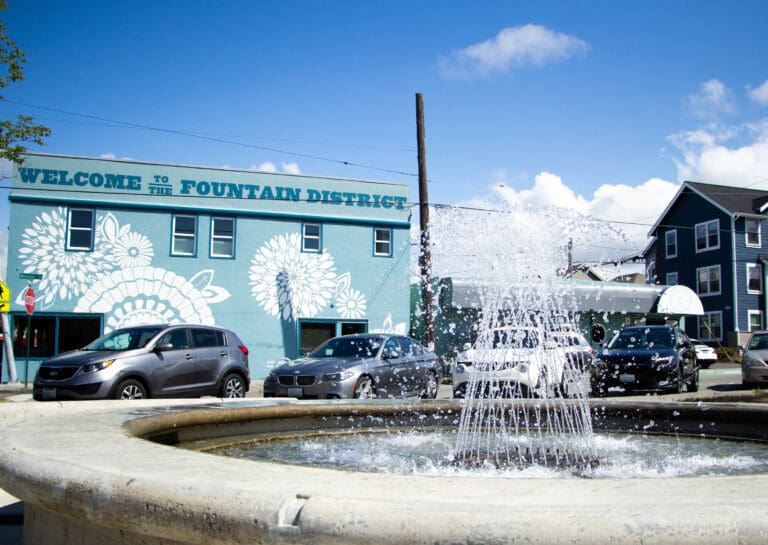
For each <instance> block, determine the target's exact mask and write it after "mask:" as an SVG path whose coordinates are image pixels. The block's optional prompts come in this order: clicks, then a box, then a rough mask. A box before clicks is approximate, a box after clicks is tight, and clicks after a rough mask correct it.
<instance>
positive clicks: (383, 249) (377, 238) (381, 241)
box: [373, 228, 392, 257]
mask: <svg viewBox="0 0 768 545" xmlns="http://www.w3.org/2000/svg"><path fill="white" fill-rule="evenodd" d="M373 255H376V256H382V257H392V229H381V228H376V229H374V230H373Z"/></svg>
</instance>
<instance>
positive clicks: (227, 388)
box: [221, 373, 245, 398]
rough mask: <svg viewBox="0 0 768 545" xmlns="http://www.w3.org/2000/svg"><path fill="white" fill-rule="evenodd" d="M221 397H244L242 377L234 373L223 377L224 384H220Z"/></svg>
mask: <svg viewBox="0 0 768 545" xmlns="http://www.w3.org/2000/svg"><path fill="white" fill-rule="evenodd" d="M221 397H225V398H238V397H245V381H244V380H243V377H241V376H240V375H238V374H236V373H232V374H231V375H227V376H226V377H224V382H223V383H222V384H221Z"/></svg>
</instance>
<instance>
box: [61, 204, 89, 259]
mask: <svg viewBox="0 0 768 545" xmlns="http://www.w3.org/2000/svg"><path fill="white" fill-rule="evenodd" d="M93 216H94V214H93V210H86V209H83V208H70V209H69V217H68V218H67V250H80V251H82V250H87V251H90V250H93Z"/></svg>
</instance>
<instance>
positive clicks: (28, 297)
mask: <svg viewBox="0 0 768 545" xmlns="http://www.w3.org/2000/svg"><path fill="white" fill-rule="evenodd" d="M36 302H37V299H36V297H35V290H33V289H32V286H29V287H28V288H27V291H26V293H25V294H24V308H26V309H27V314H32V313H33V312H35V303H36Z"/></svg>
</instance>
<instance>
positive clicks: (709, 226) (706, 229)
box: [696, 220, 720, 252]
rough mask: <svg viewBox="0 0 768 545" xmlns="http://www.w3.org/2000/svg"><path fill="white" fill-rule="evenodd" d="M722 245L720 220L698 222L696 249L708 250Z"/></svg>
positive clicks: (698, 250) (700, 250)
mask: <svg viewBox="0 0 768 545" xmlns="http://www.w3.org/2000/svg"><path fill="white" fill-rule="evenodd" d="M719 247H720V220H712V221H706V222H704V223H697V224H696V251H697V252H706V251H709V250H716V249H718V248H719Z"/></svg>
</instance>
